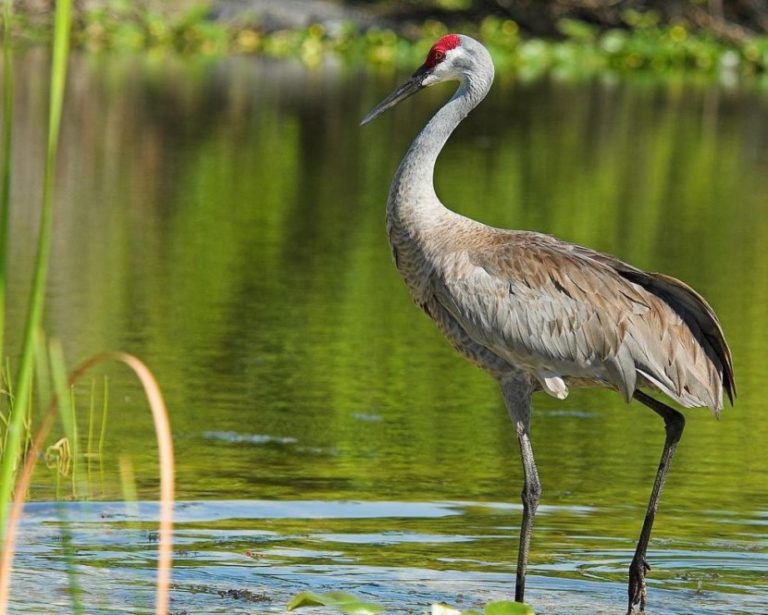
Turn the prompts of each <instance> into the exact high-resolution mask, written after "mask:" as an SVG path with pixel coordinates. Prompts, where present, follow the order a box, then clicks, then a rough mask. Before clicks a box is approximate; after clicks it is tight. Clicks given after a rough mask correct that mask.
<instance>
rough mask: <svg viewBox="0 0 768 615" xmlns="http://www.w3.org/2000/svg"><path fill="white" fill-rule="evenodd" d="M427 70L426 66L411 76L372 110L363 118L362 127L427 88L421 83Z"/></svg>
mask: <svg viewBox="0 0 768 615" xmlns="http://www.w3.org/2000/svg"><path fill="white" fill-rule="evenodd" d="M427 70H428V69H427V68H426V67H425V66H422V67H421V68H419V70H417V71H416V72H415V73H413V75H411V76H410V78H409V79H408V81H406V82H405V83H403V84H402V85H401V86H400V87H398V88H397V89H396V90H395V91H394V92H392V93H391V94H390V95H389V96H387V97H386V98H385V99H384V100H382V101H381V102H380V103H379V104H378V105H376V106H375V107H374V108H373V109H371V111H370V113H368V115H366V116H365V117H364V118H363V121H362V122H360V125H361V126H362V125H363V124H367V123H368V122H370V121H371V120H372V119H374V118H376V117H378V116H379V115H381V114H382V113H384V112H385V111H386V110H387V109H389V108H391V107H394V106H395V105H396V104H397V103H399V102H400V101H403V100H405V99H406V98H408V97H409V96H412V95H413V94H415V93H416V92H418V91H419V90H421V89H423V88H424V87H425V86H423V85H422V84H421V82H422V81H423V80H424V75H425V74H426V73H427Z"/></svg>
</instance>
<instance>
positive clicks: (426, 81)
mask: <svg viewBox="0 0 768 615" xmlns="http://www.w3.org/2000/svg"><path fill="white" fill-rule="evenodd" d="M478 60H480V64H481V65H482V67H484V68H485V69H486V70H490V78H491V80H492V79H493V63H491V61H490V56H489V55H488V52H487V51H486V49H485V47H483V46H482V45H481V44H480V43H478V42H477V41H476V40H474V39H472V38H470V37H468V36H464V35H463V34H446V35H445V36H443V37H442V38H440V39H439V40H438V41H437V42H436V43H435V44H434V45H432V47H431V48H430V50H429V53H428V54H427V59H426V60H425V61H424V64H422V65H421V66H420V67H419V68H418V69H417V70H416V72H415V73H413V75H411V76H410V78H409V79H408V80H407V81H406V82H405V83H403V84H402V85H401V86H400V87H398V88H397V89H395V91H394V92H392V93H391V94H390V95H389V96H387V97H386V98H385V99H384V100H382V101H381V102H380V103H379V104H378V105H376V106H375V107H374V108H373V109H372V110H371V112H370V113H369V114H368V115H366V116H365V117H364V118H363V121H362V122H360V124H361V125H362V124H367V123H368V122H370V121H371V120H372V119H374V118H375V117H377V116H379V115H380V114H382V113H383V112H384V111H386V110H387V109H389V108H390V107H394V106H395V105H396V104H397V103H399V102H400V101H402V100H405V99H406V98H408V97H409V96H411V95H412V94H415V93H416V92H418V91H419V90H422V89H424V88H426V87H429V86H430V85H435V84H436V83H440V82H442V81H451V80H453V81H463V80H464V79H465V78H466V77H468V76H471V75H472V74H473V71H476V70H477V69H478ZM489 67H490V68H489ZM489 85H490V84H489Z"/></svg>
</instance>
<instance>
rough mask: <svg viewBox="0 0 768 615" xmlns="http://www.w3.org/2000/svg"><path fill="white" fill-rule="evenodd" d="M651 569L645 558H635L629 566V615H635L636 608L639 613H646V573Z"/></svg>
mask: <svg viewBox="0 0 768 615" xmlns="http://www.w3.org/2000/svg"><path fill="white" fill-rule="evenodd" d="M650 569H651V567H650V566H649V565H648V562H646V561H645V558H644V557H637V556H635V558H634V559H633V560H632V563H631V564H630V565H629V607H628V608H627V615H632V614H633V613H635V612H636V611H635V607H637V609H638V610H637V613H645V602H646V597H647V589H646V587H645V573H646V572H648V571H649V570H650Z"/></svg>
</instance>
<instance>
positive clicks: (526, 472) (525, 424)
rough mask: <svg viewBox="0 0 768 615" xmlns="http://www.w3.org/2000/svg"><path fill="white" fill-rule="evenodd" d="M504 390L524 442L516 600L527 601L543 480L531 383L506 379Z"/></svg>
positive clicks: (521, 446)
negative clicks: (533, 443)
mask: <svg viewBox="0 0 768 615" xmlns="http://www.w3.org/2000/svg"><path fill="white" fill-rule="evenodd" d="M501 390H502V393H503V395H504V402H505V403H506V405H507V411H508V412H509V416H510V418H511V419H512V422H513V423H514V424H515V430H516V431H517V439H518V442H519V443H520V455H521V457H522V460H523V480H524V483H523V492H522V499H523V520H522V523H521V524H520V544H519V546H518V551H517V572H516V578H515V601H516V602H523V601H524V598H525V574H526V572H527V570H528V552H529V551H530V547H531V535H532V533H533V518H534V516H535V515H536V509H537V508H538V506H539V497H540V496H541V482H540V481H539V472H538V470H537V469H536V460H535V459H534V457H533V447H532V446H531V439H530V435H529V430H530V420H531V392H532V387H531V385H530V382H529V381H527V380H526V379H524V378H521V377H515V378H509V379H506V380H502V382H501Z"/></svg>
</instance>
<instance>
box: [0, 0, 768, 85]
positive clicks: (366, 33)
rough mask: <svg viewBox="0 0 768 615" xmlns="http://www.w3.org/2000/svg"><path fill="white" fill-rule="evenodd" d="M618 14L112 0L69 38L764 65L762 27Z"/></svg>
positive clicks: (518, 60)
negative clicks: (256, 14) (550, 32)
mask: <svg viewBox="0 0 768 615" xmlns="http://www.w3.org/2000/svg"><path fill="white" fill-rule="evenodd" d="M419 4H420V3H416V5H417V6H418V5H419ZM421 4H423V3H421ZM431 4H432V5H433V6H436V7H437V8H441V10H442V11H443V13H440V14H448V15H458V16H461V15H472V14H471V13H467V12H466V11H464V10H462V9H464V8H466V6H469V4H471V3H469V4H468V3H466V2H448V1H444V2H440V3H438V4H437V5H435V4H434V3H431ZM455 9H458V10H455ZM621 15H622V17H621V24H620V26H619V27H605V25H604V24H600V25H598V24H595V23H588V22H587V21H581V20H579V19H575V18H571V17H567V18H561V19H558V20H556V21H555V23H554V24H553V25H554V28H555V30H556V35H555V36H553V37H549V38H531V37H530V36H526V35H525V34H523V29H522V28H521V26H520V24H519V23H518V22H517V21H514V20H512V19H507V18H503V17H499V16H492V15H491V16H486V17H484V18H482V19H471V17H466V19H467V22H466V23H460V22H459V23H457V22H456V19H451V23H450V26H449V25H447V24H446V23H443V22H442V21H437V20H435V19H426V20H423V21H421V22H419V23H417V24H410V25H409V26H408V28H407V29H406V30H404V31H407V36H406V35H404V34H402V33H400V32H398V31H396V30H394V29H390V28H386V27H371V28H368V29H365V30H363V29H361V28H360V27H358V26H357V25H355V24H352V23H347V24H343V25H340V26H334V27H332V28H331V27H325V26H323V25H321V24H314V25H310V26H309V27H306V28H302V29H298V30H276V31H269V32H268V31H265V30H264V29H263V28H261V27H260V26H259V24H258V23H239V24H232V23H228V24H224V23H220V22H215V21H211V20H210V12H209V7H208V6H206V5H205V4H200V5H197V6H193V7H192V8H187V9H186V10H183V11H176V12H163V11H160V10H157V9H155V8H151V7H150V6H148V5H144V6H142V5H141V4H136V3H131V2H126V1H125V0H108V1H107V2H106V4H104V5H101V6H100V7H99V8H91V9H83V10H82V11H81V12H80V14H79V18H78V20H77V21H76V25H75V32H74V33H73V41H74V44H75V45H76V46H78V47H80V48H83V49H86V50H88V51H92V52H102V51H121V52H125V51H140V50H147V49H151V50H168V51H174V52H180V53H195V54H207V55H223V54H231V53H241V54H265V55H268V56H271V57H277V58H296V59H300V60H301V61H302V62H303V63H304V64H307V65H309V66H316V65H319V64H321V63H322V62H323V61H325V60H327V59H329V58H334V59H336V60H337V61H338V60H341V61H343V62H346V63H351V64H367V65H379V66H394V67H404V68H410V67H413V66H415V65H417V64H418V63H420V62H421V60H422V59H423V57H424V55H425V53H426V51H427V49H428V47H429V45H430V44H431V43H432V42H433V41H434V39H435V38H437V37H439V36H441V35H442V34H445V33H447V32H449V31H461V32H464V33H466V34H469V35H472V36H475V37H477V38H479V39H480V40H482V41H483V42H484V43H485V44H486V45H487V46H488V47H489V49H490V50H491V52H492V54H493V56H494V60H495V62H496V65H497V68H498V69H499V70H502V71H520V72H522V73H524V74H529V75H531V74H533V75H535V74H541V73H543V72H546V71H550V70H559V71H565V72H571V73H594V72H598V71H602V70H606V69H610V70H619V71H630V70H637V69H642V70H650V71H654V72H668V71H679V70H696V71H704V72H711V73H714V72H718V71H723V70H725V71H737V72H741V73H756V72H763V71H765V70H766V69H767V68H768V37H766V36H750V37H746V38H744V39H739V40H724V39H723V38H722V37H719V36H716V35H715V34H714V33H712V32H710V31H707V30H701V29H695V30H694V29H692V28H691V27H690V26H689V25H687V24H686V22H682V21H681V22H678V23H674V22H669V21H668V20H662V19H661V18H660V15H659V13H658V12H654V11H645V12H641V11H637V10H633V9H627V10H625V11H623V12H622V13H621ZM459 18H460V17H459ZM14 19H15V20H16V21H15V23H14V24H13V25H14V33H15V34H14V36H15V39H16V40H18V41H20V42H27V43H35V42H41V41H43V40H46V39H47V38H48V37H49V36H50V24H48V23H47V22H45V21H44V20H43V21H39V20H38V21H34V20H32V19H30V17H29V15H25V14H20V15H18V16H16V17H15V18H14Z"/></svg>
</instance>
